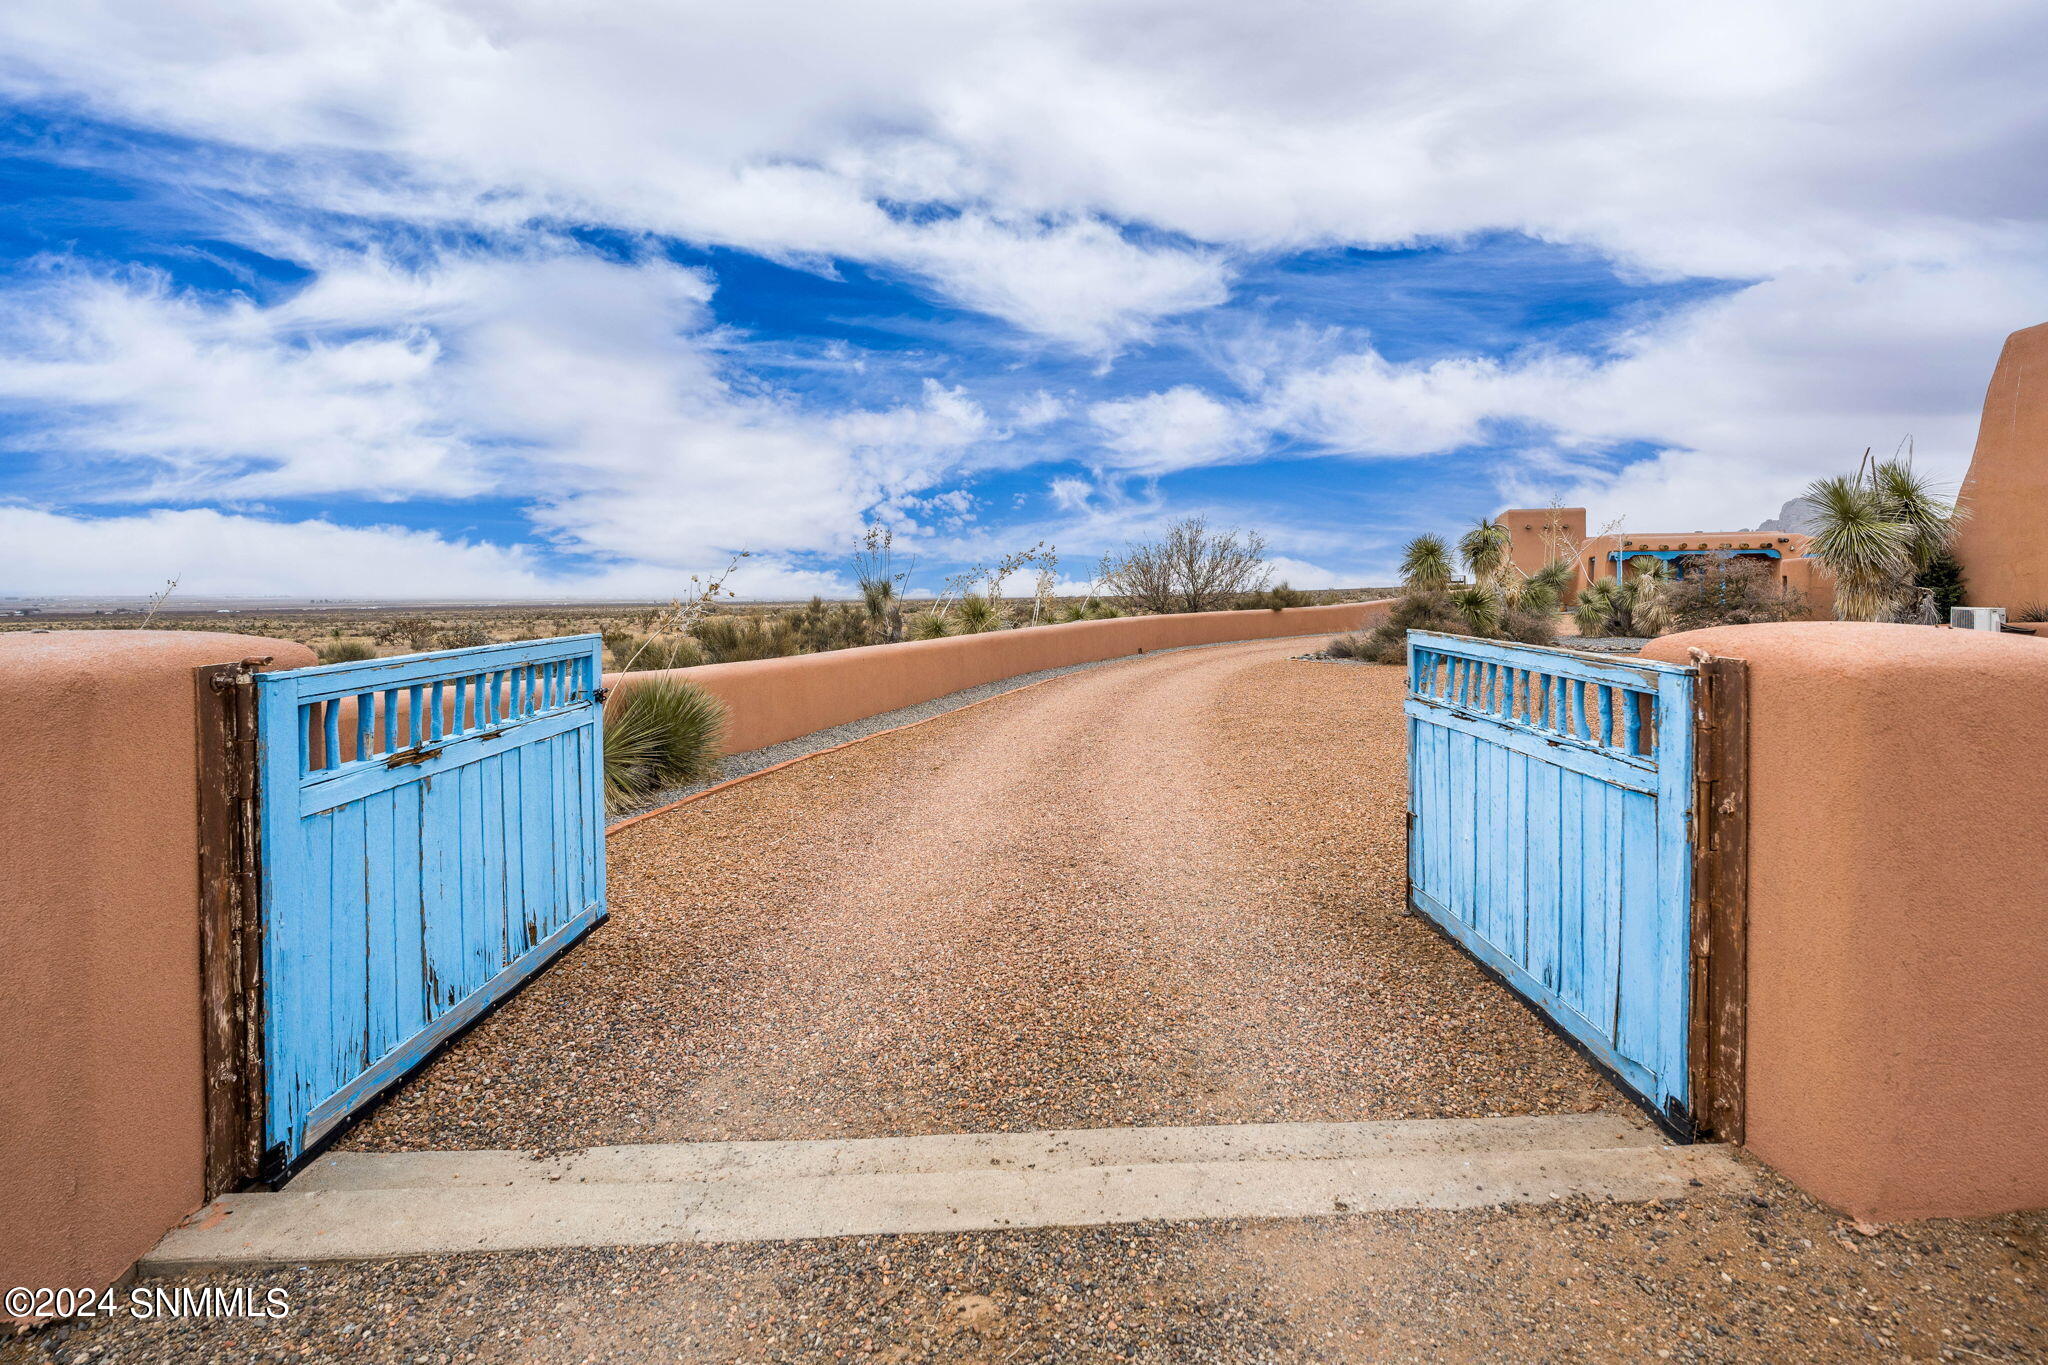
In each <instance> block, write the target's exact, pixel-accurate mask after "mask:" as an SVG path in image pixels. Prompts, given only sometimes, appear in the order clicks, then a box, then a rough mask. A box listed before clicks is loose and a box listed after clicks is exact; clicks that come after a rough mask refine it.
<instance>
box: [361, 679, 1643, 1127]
mask: <svg viewBox="0 0 2048 1365" xmlns="http://www.w3.org/2000/svg"><path fill="white" fill-rule="evenodd" d="M1300 648H1301V646H1300V644H1299V643H1298V642H1295V641H1284V640H1283V641H1268V642H1257V643H1252V644H1243V645H1229V646H1221V647H1215V648H1209V649H1200V650H1190V651H1186V652H1181V653H1175V654H1170V655H1163V656H1148V657H1146V658H1143V659H1138V660H1131V661H1126V662H1121V663H1117V664H1112V665H1109V666H1105V667H1102V668H1097V669H1091V670H1086V671H1082V672H1077V673H1075V674H1073V675H1071V676H1067V677H1062V678H1058V679H1056V680H1054V681H1051V682H1048V683H1046V684H1044V685H1043V686H1039V687H1035V688H1031V689H1030V690H1028V691H1021V692H1016V693H1015V694H1014V695H1010V696H1004V697H1000V698H998V699H997V700H994V701H991V702H989V703H988V704H986V705H984V706H980V707H976V708H975V709H973V710H966V711H955V712H952V713H950V714H947V715H942V716H940V717H938V718H937V719H935V720H932V721H930V722H928V723H926V724H924V725H920V726H918V727H916V728H915V729H911V730H901V731H897V732H895V733H893V734H888V735H881V736H878V737H876V738H874V739H871V740H869V741H868V742H866V743H864V744H859V745H855V746H854V747H852V748H848V749H842V750H839V751H837V752H835V753H831V754H825V755H821V756H820V757H818V758H816V759H813V760H811V761H809V762H805V763H800V764H797V765H794V766H792V767H788V768H783V769H780V770H778V771H776V772H774V773H769V774H766V775H764V776H762V777H760V778H758V779H756V780H755V781H752V782H749V783H746V784H743V785H741V786H737V787H733V788H730V789H728V790H726V791H723V792H720V793H718V794H717V795H715V796H713V797H711V798H710V799H708V800H705V801H701V802H696V803H693V804H691V805H687V806H683V807H680V808H678V809H676V810H674V811H671V812H667V813H664V814H661V815H658V816H656V817H655V818H654V819H651V820H647V821H643V822H641V823H639V824H636V825H633V826H631V827H629V828H627V829H624V830H621V831H619V832H618V833H617V834H615V835H614V836H613V837H612V839H611V840H610V842H609V846H608V852H609V857H610V860H611V867H612V877H611V898H612V919H611V921H610V922H609V923H608V924H606V925H605V926H603V927H602V928H600V929H599V930H597V931H596V932H595V933H593V934H592V935H591V936H590V938H589V939H587V940H586V941H585V942H584V943H583V944H582V945H581V946H579V947H578V948H577V949H576V950H575V951H574V952H572V953H571V954H569V955H568V956H567V957H566V958H565V959H564V960H563V961H562V962H561V963H560V964H559V965H558V966H557V967H556V968H555V969H554V970H552V971H550V972H549V973H548V974H547V975H546V976H544V977H543V978H541V979H540V980H539V981H537V982H535V983H534V984H533V985H532V986H530V987H529V988H528V989H527V990H526V991H524V992H522V993H521V994H520V995H519V996H518V997H517V998H515V999H514V1000H513V1001H511V1002H510V1003H509V1004H508V1005H507V1006H505V1007H504V1008H502V1009H501V1010H499V1011H498V1012H497V1013H496V1014H494V1015H493V1016H492V1017H490V1018H489V1019H487V1020H486V1021H485V1022H484V1023H483V1024H482V1025H480V1026H479V1027H478V1028H477V1029H475V1030H474V1031H472V1032H471V1033H469V1034H468V1035H466V1036H465V1037H464V1038H462V1039H461V1040H460V1041H459V1042H458V1043H457V1044H456V1045H455V1046H454V1047H452V1048H451V1049H450V1050H449V1051H448V1052H447V1053H445V1054H444V1055H443V1056H442V1057H440V1058H439V1059H438V1060H437V1061H435V1062H434V1063H433V1064H432V1065H431V1066H429V1067H428V1068H427V1069H426V1070H425V1071H424V1072H423V1073H422V1074H421V1075H419V1076H418V1077H416V1078H414V1079H413V1080H412V1081H411V1082H410V1083H408V1084H407V1085H406V1086H405V1087H403V1088H402V1089H401V1090H400V1091H399V1092H398V1093H397V1094H396V1095H394V1096H393V1097H392V1098H391V1099H390V1100H389V1101H387V1102H386V1103H385V1104H384V1105H383V1107H382V1108H381V1109H379V1110H378V1111H377V1112H375V1113H374V1114H373V1115H371V1116H370V1117H369V1119H367V1120H366V1121H365V1122H364V1123H363V1124H362V1125H361V1126H360V1127H358V1128H357V1129H356V1130H355V1131H354V1132H353V1133H352V1134H350V1135H349V1136H348V1137H347V1138H346V1139H345V1140H344V1141H345V1145H348V1146H352V1147H356V1148H360V1149H365V1150H383V1151H397V1150H428V1149H436V1148H443V1149H446V1148H455V1149H460V1148H479V1147H501V1148H533V1149H545V1150H555V1149H561V1148H570V1147H580V1146H586V1145H594V1144H608V1143H629V1142H652V1141H692V1140H705V1139H803V1138H820V1137H867V1136H884V1135H890V1134H902V1135H910V1134H921V1133H948V1132H989V1131H1016V1130H1021V1129H1033V1128H1099V1127H1117V1126H1126V1125H1150V1124H1167V1125H1174V1124H1203V1123H1256V1122H1269V1121H1282V1120H1304V1121H1347V1120H1363V1119H1388V1118H1410V1117H1418V1118H1419V1117H1461V1116H1474V1117H1476V1116H1485V1115H1495V1114H1520V1113H1558V1112H1579V1111H1586V1110H1592V1109H1598V1108H1605V1107H1617V1106H1621V1105H1622V1104H1623V1103H1624V1101H1622V1100H1621V1098H1620V1096H1619V1095H1618V1094H1617V1093H1616V1092H1615V1091H1614V1090H1613V1089H1612V1088H1611V1087H1609V1086H1608V1084H1607V1083H1606V1082H1605V1081H1604V1080H1603V1079H1602V1078H1601V1077H1600V1076H1599V1075H1598V1074H1597V1073H1595V1072H1594V1071H1593V1069H1592V1068H1591V1067H1590V1066H1589V1065H1588V1064H1587V1063H1586V1062H1584V1061H1583V1060H1581V1059H1580V1058H1579V1057H1578V1056H1577V1055H1575V1054H1574V1053H1572V1052H1571V1051H1570V1050H1569V1049H1567V1048H1566V1047H1565V1046H1564V1045H1563V1044H1562V1043H1560V1042H1559V1041H1558V1040H1557V1039H1556V1038H1555V1037H1554V1036H1552V1035H1551V1034H1550V1033H1549V1032H1548V1031H1547V1030H1546V1029H1545V1028H1544V1027H1543V1026H1542V1025H1541V1024H1540V1023H1538V1022H1537V1020H1536V1019H1535V1017H1534V1016H1533V1015H1531V1014H1530V1012H1529V1011H1528V1010H1527V1009H1526V1008H1525V1007H1524V1006H1523V1005H1522V1004H1521V1003H1520V1002H1519V1001H1517V1000H1515V999H1514V998H1513V997H1512V996H1510V995H1509V994H1508V993H1507V992H1506V991H1505V990H1504V989H1503V988H1501V987H1499V986H1497V985H1495V984H1494V983H1493V982H1491V981H1489V980H1488V979H1486V978H1485V977H1484V976H1482V975H1481V974H1480V973H1479V972H1478V970H1477V969H1476V968H1474V967H1473V965H1472V964H1471V963H1470V962H1469V961H1468V960H1467V959H1466V958H1465V957H1463V956H1462V955H1461V954H1460V953H1458V952H1457V951H1456V950H1455V949H1454V948H1452V947H1451V946H1450V945H1449V944H1447V943H1446V942H1445V941H1444V940H1443V939H1441V938H1440V937H1438V936H1437V935H1436V934H1435V933H1433V932H1432V931H1431V930H1430V929H1429V928H1428V927H1427V926H1426V925H1425V924H1424V923H1422V922H1421V921H1419V920H1417V919H1415V918H1413V917H1412V916H1410V915H1408V914H1406V913H1405V907H1404V904H1403V898H1404V895H1405V878H1404V875H1403V846H1404V844H1403V840H1404V829H1403V826H1404V813H1403V812H1404V807H1405V801H1404V793H1405V768H1404V759H1403V745H1404V724H1403V720H1402V717H1401V688H1402V670H1400V669H1397V668H1360V669H1330V668H1317V667H1314V666H1312V665H1308V664H1304V663H1299V662H1296V661H1295V660H1293V659H1291V658H1289V657H1287V656H1288V655H1290V654H1292V653H1294V652H1297V651H1299V650H1300Z"/></svg>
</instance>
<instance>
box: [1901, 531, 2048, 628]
mask: <svg viewBox="0 0 2048 1365" xmlns="http://www.w3.org/2000/svg"><path fill="white" fill-rule="evenodd" d="M1913 586H1914V587H1915V588H1918V589H1921V590H1922V591H1923V592H1925V593H1932V594H1933V596H1934V609H1935V611H1936V612H1937V613H1939V615H1940V619H1941V620H1942V621H1943V622H1946V621H1947V620H1948V614H1949V612H1950V611H1951V610H1952V609H1954V608H1956V607H1960V606H1962V605H1963V604H1964V603H1965V602H1966V601H1967V600H1968V596H1969V594H1968V590H1967V589H1966V588H1965V587H1964V584H1963V566H1962V564H1961V563H1959V562H1958V561H1957V560H1956V557H1955V555H1954V554H1952V553H1951V552H1949V551H1948V550H1946V549H1944V550H1939V551H1936V552H1935V553H1934V554H1933V555H1932V556H1930V557H1929V559H1928V562H1927V567H1926V568H1924V569H1922V570H1921V571H1920V572H1919V574H1918V576H1916V577H1915V578H1914V579H1913ZM2032 619H2035V620H2039V619H2041V618H2039V617H2035V618H2032Z"/></svg>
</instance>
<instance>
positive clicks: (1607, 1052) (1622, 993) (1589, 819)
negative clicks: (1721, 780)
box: [1407, 631, 1695, 1129]
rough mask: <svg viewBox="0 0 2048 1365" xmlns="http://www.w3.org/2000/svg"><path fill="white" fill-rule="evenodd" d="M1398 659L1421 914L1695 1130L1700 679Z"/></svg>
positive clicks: (1507, 655) (1545, 658)
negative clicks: (1696, 698) (1692, 1070)
mask: <svg viewBox="0 0 2048 1365" xmlns="http://www.w3.org/2000/svg"><path fill="white" fill-rule="evenodd" d="M1408 651H1409V665H1408V666H1409V689H1408V701H1407V714H1408V745H1409V749H1408V755H1409V757H1408V762H1409V769H1408V773H1409V776H1408V812H1409V830H1410V834H1409V848H1408V869H1409V882H1410V887H1411V892H1410V895H1411V900H1412V903H1413V906H1414V908H1415V909H1416V910H1418V911H1420V912H1421V913H1423V914H1425V915H1427V916H1428V917H1429V918H1430V919H1432V920H1434V921H1435V922H1436V923H1437V924H1438V925H1440V926H1441V927H1442V928H1443V929H1444V930H1445V931H1446V932H1448V933H1449V934H1450V935H1451V936H1452V937H1453V938H1455V939H1456V940H1457V941H1458V942H1459V943H1461V944H1463V945H1464V946H1465V947H1466V948H1467V949H1468V950H1469V951H1470V952H1471V953H1472V954H1473V955H1474V956H1475V957H1477V958H1478V959H1479V960H1480V961H1481V962H1483V963H1485V964H1486V965H1487V966H1488V967H1490V968H1492V969H1493V970H1494V971H1495V972H1496V973H1498V974H1499V975H1500V976H1501V977H1502V978H1503V979H1504V980H1506V981H1507V983H1508V984H1509V985H1510V986H1512V987H1513V988H1514V989H1515V990H1516V991H1518V992H1520V993H1521V995H1522V996H1523V997H1524V998H1526V999H1527V1000H1529V1001H1530V1002H1531V1003H1532V1004H1534V1005H1535V1006H1536V1007H1537V1008H1539V1009H1541V1010H1542V1011H1543V1012H1544V1013H1545V1014H1547V1015H1548V1016H1549V1017H1550V1019H1551V1020H1552V1021H1554V1022H1555V1023H1556V1024H1557V1025H1558V1026H1559V1027H1560V1028H1561V1029H1562V1030H1563V1031H1564V1032H1565V1033H1566V1034H1568V1035H1569V1036H1570V1037H1572V1038H1573V1039H1575V1040H1576V1041H1578V1042H1579V1043H1580V1044H1582V1045H1583V1046H1584V1047H1585V1048H1586V1050H1587V1051H1588V1052H1590V1053H1591V1054H1592V1055H1593V1056H1594V1057H1596V1058H1598V1059H1599V1060H1600V1061H1601V1062H1603V1063H1605V1064H1606V1066H1607V1067H1608V1068H1609V1069H1611V1070H1612V1071H1613V1072H1614V1073H1615V1075H1617V1076H1618V1077H1619V1078H1620V1079H1621V1080H1622V1081H1623V1082H1624V1083H1625V1084H1626V1085H1627V1086H1629V1087H1630V1088H1632V1089H1633V1090H1635V1091H1636V1093H1637V1094H1638V1095H1640V1096H1641V1097H1642V1098H1643V1099H1645V1100H1646V1101H1648V1102H1649V1103H1650V1104H1651V1105H1652V1106H1653V1107H1655V1108H1656V1109H1657V1110H1659V1111H1660V1112H1661V1113H1663V1114H1665V1115H1666V1116H1667V1117H1668V1118H1669V1119H1671V1120H1672V1121H1673V1123H1674V1124H1675V1125H1677V1126H1679V1127H1681V1128H1687V1129H1689V1128H1690V1124H1689V1122H1688V1109H1689V1106H1688V1093H1687V1053H1688V1048H1687V1042H1688V1040H1687V1029H1688V1016H1689V1012H1690V1007H1691V970H1690V969H1691V953H1690V945H1691V937H1692V933H1691V925H1692V876H1693V853H1692V844H1691V839H1692V808H1693V781H1694V754H1693V744H1694V734H1693V718H1694V711H1693V693H1694V683H1695V671H1694V670H1693V669H1690V668H1685V667H1680V666H1677V665H1673V664H1663V663H1654V662H1651V661H1648V660H1637V659H1629V660H1621V659H1609V658H1601V657H1596V656H1592V655H1588V654H1580V653H1574V652H1570V651H1566V650H1559V649H1545V648H1541V647H1537V646H1532V645H1515V644H1504V643H1501V642H1498V641H1489V640H1474V639H1467V638H1465V637H1462V636H1455V635H1438V634H1434V633H1431V632H1426V631H1414V632H1411V633H1410V634H1409V637H1408Z"/></svg>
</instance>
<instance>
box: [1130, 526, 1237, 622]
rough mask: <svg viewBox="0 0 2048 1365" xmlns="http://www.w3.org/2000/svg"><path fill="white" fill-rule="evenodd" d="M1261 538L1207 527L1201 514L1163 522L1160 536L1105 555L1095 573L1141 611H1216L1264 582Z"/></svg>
mask: <svg viewBox="0 0 2048 1365" xmlns="http://www.w3.org/2000/svg"><path fill="white" fill-rule="evenodd" d="M1272 572H1273V570H1272V567H1271V566H1270V565H1269V564H1267V563H1266V539H1265V537H1264V536H1261V535H1260V534H1259V533H1258V532H1256V531H1228V532H1219V531H1211V530H1210V529H1209V524H1208V523H1207V522H1206V521H1204V520H1203V519H1202V518H1200V517H1189V518H1187V519H1186V520H1185V521H1179V522H1175V523H1174V524H1173V525H1172V526H1170V527H1168V528H1167V531H1166V537H1165V538H1164V539H1163V540H1158V541H1153V542H1150V543H1148V544H1143V545H1126V546H1125V547H1124V550H1123V553H1122V554H1117V555H1104V556H1103V557H1102V563H1101V565H1100V566H1099V567H1098V569H1097V570H1096V577H1097V579H1098V581H1100V582H1101V584H1102V585H1103V587H1104V588H1106V589H1108V591H1109V592H1110V594H1111V595H1112V596H1116V597H1121V598H1123V599H1125V600H1126V601H1128V602H1129V603H1130V604H1131V605H1132V606H1134V607H1136V608H1138V609H1139V610H1141V611H1149V612H1160V613H1165V612H1177V611H1216V610H1218V609H1219V608H1222V607H1224V606H1227V605H1229V604H1230V603H1233V602H1235V601H1236V600H1237V599H1238V598H1240V597H1243V596H1245V595H1247V594H1249V593H1255V592H1258V591H1260V590H1262V589H1263V588H1264V587H1265V586H1266V582H1267V580H1268V579H1269V578H1270V577H1271V576H1272Z"/></svg>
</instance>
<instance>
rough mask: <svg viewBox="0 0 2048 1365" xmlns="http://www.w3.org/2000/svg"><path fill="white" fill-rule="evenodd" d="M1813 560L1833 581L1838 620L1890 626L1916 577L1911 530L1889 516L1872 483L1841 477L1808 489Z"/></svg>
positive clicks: (1856, 477)
mask: <svg viewBox="0 0 2048 1365" xmlns="http://www.w3.org/2000/svg"><path fill="white" fill-rule="evenodd" d="M1805 496H1806V498H1807V500H1808V501H1809V502H1811V503H1812V504H1813V509H1814V513H1813V515H1814V523H1815V530H1814V536H1813V556H1814V558H1816V559H1818V560H1819V561H1820V562H1821V563H1822V564H1824V565H1826V566H1827V569H1828V571H1829V572H1830V573H1832V574H1833V575H1834V576H1835V615H1836V617H1837V618H1838V619H1840V620H1844V621H1888V620H1890V619H1892V617H1894V616H1896V615H1897V614H1898V611H1899V608H1900V606H1901V604H1902V603H1903V601H1904V598H1905V589H1906V585H1907V582H1908V580H1909V579H1910V578H1911V577H1912V573H1913V567H1914V566H1913V541H1914V532H1913V528H1912V527H1911V526H1909V525H1908V524H1907V523H1906V522H1905V521H1902V520H1900V519H1899V518H1897V517H1894V516H1892V515H1891V514H1890V512H1889V510H1888V509H1887V508H1886V506H1885V503H1884V500H1883V498H1882V497H1880V496H1879V493H1878V490H1877V488H1876V487H1874V486H1873V484H1872V482H1871V480H1869V479H1867V478H1865V477H1864V476H1862V475H1857V476H1853V477H1852V476H1850V475H1847V474H1837V475H1835V476H1834V477H1832V478H1827V479H1816V480H1814V481H1813V482H1812V483H1810V484H1808V485H1807V488H1806V495H1805Z"/></svg>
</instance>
